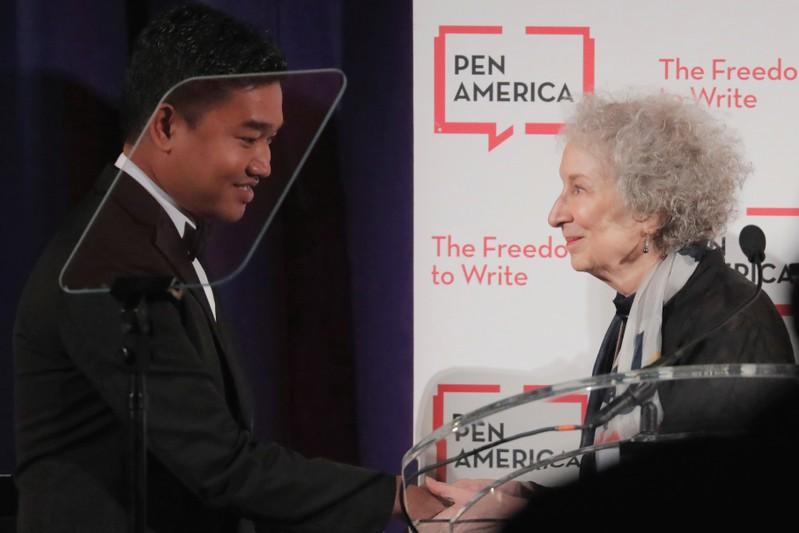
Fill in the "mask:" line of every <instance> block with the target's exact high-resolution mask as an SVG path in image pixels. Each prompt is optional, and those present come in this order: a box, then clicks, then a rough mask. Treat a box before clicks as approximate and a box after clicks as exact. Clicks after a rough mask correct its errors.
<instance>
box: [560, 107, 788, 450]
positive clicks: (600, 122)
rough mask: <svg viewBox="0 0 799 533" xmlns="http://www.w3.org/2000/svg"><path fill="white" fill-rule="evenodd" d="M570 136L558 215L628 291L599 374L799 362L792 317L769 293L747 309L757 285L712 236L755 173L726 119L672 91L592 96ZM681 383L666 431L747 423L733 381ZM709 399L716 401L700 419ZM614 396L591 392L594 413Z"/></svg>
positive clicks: (664, 397)
mask: <svg viewBox="0 0 799 533" xmlns="http://www.w3.org/2000/svg"><path fill="white" fill-rule="evenodd" d="M563 135H564V137H565V140H566V142H567V144H566V147H565V149H564V151H563V159H562V162H561V166H560V174H561V179H562V181H563V189H562V192H561V194H560V196H558V198H557V199H556V200H555V204H554V205H553V207H552V211H551V212H550V214H549V223H550V225H552V226H553V227H557V228H560V229H561V230H562V232H563V236H564V238H565V239H566V246H567V249H568V250H569V254H570V259H571V264H572V267H573V268H574V269H575V270H578V271H583V272H588V273H590V274H592V275H593V276H595V277H597V278H599V279H600V280H602V281H604V282H605V283H607V284H608V285H610V286H611V287H612V288H613V289H615V290H616V292H617V293H618V294H617V295H616V298H615V299H614V304H615V305H616V310H617V313H616V316H615V317H614V319H613V321H612V323H611V326H610V328H609V329H608V332H607V334H606V335H605V338H604V340H603V341H602V345H601V347H600V349H599V354H598V356H597V359H596V362H595V365H594V374H595V375H596V374H603V373H608V372H612V371H626V370H631V369H633V370H634V369H637V368H642V367H645V366H648V365H651V364H654V363H656V362H658V361H659V360H661V358H662V360H661V362H663V360H667V359H669V361H670V364H711V363H745V362H771V363H793V362H794V355H793V350H792V348H791V342H790V339H789V337H788V332H787V330H786V328H785V324H784V322H783V320H782V318H781V317H780V316H779V314H778V312H777V311H776V309H775V307H774V305H773V304H772V302H771V300H770V299H769V297H768V296H767V295H766V294H765V293H761V294H760V295H759V296H758V298H757V299H756V300H755V301H754V302H753V303H752V304H751V305H750V306H748V307H746V308H745V309H744V310H742V311H739V312H737V314H736V310H737V309H738V308H739V307H740V306H741V305H742V304H744V303H745V302H746V300H747V299H748V298H750V297H751V296H753V295H754V293H755V286H754V285H753V284H752V283H750V282H749V281H748V280H747V279H746V278H744V277H743V276H741V275H740V274H738V273H737V272H735V271H733V270H732V269H730V268H728V267H727V266H726V265H725V263H724V257H723V256H722V254H721V252H720V251H719V250H718V249H717V247H716V246H715V245H714V244H713V241H714V239H716V238H718V237H719V236H720V235H721V234H722V232H723V230H724V229H725V227H726V224H727V222H728V221H729V220H730V218H731V217H732V215H733V214H734V213H735V205H736V193H737V191H738V189H739V188H740V186H741V185H742V183H743V182H744V180H745V178H746V177H747V175H748V173H749V165H748V164H747V163H746V162H745V161H744V159H743V157H742V155H741V152H740V148H739V143H738V142H737V140H736V139H735V137H734V136H733V135H732V134H731V133H730V132H729V130H728V129H727V128H726V127H725V126H724V125H723V124H721V123H719V122H718V121H716V120H714V119H713V118H712V117H711V116H710V115H709V114H708V113H707V112H706V111H704V110H703V109H701V108H700V107H699V106H698V105H695V104H693V103H689V102H683V101H682V100H681V99H679V98H677V97H674V96H669V95H662V94H660V95H652V96H646V97H638V98H628V99H619V100H614V99H605V98H600V97H596V96H590V97H587V98H586V99H585V100H584V101H583V102H582V103H581V104H580V105H579V107H578V109H577V112H576V114H575V116H574V117H573V118H572V120H571V121H570V122H569V123H567V126H566V128H565V129H564V132H563ZM730 317H732V318H731V320H730V321H729V322H727V323H726V325H725V326H724V327H722V328H721V329H719V330H717V331H715V332H714V333H711V334H710V335H708V333H710V332H711V331H712V330H713V329H714V328H715V327H716V326H718V325H719V324H721V323H722V322H724V321H725V320H727V319H728V318H730ZM700 339H701V340H700ZM696 340H699V342H696V343H694V344H691V345H690V346H688V345H689V344H690V343H693V342H694V341H696ZM681 347H686V348H685V349H684V350H681V351H678V350H680V349H681ZM674 355H677V356H679V357H677V358H676V360H672V358H670V356H674ZM676 391H677V389H673V390H671V392H669V391H666V390H664V389H663V388H661V389H660V390H659V392H660V401H661V402H662V404H663V405H662V407H663V416H664V417H665V418H664V419H663V422H662V424H661V427H660V429H661V431H664V430H666V431H667V430H669V429H670V428H671V429H675V428H678V427H683V428H684V424H686V421H687V420H688V418H687V417H688V413H689V412H692V413H694V414H695V415H696V416H694V419H693V421H692V422H691V423H692V424H693V425H694V427H696V426H697V425H700V424H701V425H703V426H704V427H706V428H707V427H708V424H709V425H710V426H712V427H727V426H728V425H729V423H730V422H734V423H742V422H743V421H742V420H740V419H741V418H742V413H743V411H741V410H738V409H735V408H733V407H732V406H731V405H730V401H731V398H730V395H731V391H732V389H730V388H729V387H726V388H724V389H723V390H722V389H715V388H714V386H713V385H708V384H704V385H702V386H692V387H690V388H688V387H681V388H680V389H679V393H678V392H676ZM697 394H701V395H702V399H701V401H702V402H703V404H704V406H705V408H704V409H702V410H701V411H702V413H701V414H700V413H699V412H698V410H697V409H696V407H697V405H696V404H697ZM604 400H607V398H604ZM602 401H603V398H602V397H601V395H598V394H594V395H592V397H591V399H590V401H589V408H588V411H589V416H590V414H591V413H592V412H596V411H597V410H598V409H599V406H600V405H601V403H602ZM747 401H751V398H748V399H746V398H740V402H742V403H744V402H747ZM698 416H701V419H700V418H697V417H698ZM731 418H736V419H737V420H735V421H733V420H731ZM627 423H629V421H628V422H627ZM628 430H629V427H627V429H625V425H624V423H621V424H616V425H615V426H614V425H613V424H611V426H610V427H609V428H605V430H604V431H600V432H599V433H598V434H597V435H596V436H595V435H594V433H593V432H587V433H584V435H583V445H587V444H590V443H591V442H596V441H594V439H595V438H596V439H597V441H599V440H614V439H618V438H619V437H624V436H625V435H624V433H625V432H626V431H628ZM620 433H621V434H620Z"/></svg>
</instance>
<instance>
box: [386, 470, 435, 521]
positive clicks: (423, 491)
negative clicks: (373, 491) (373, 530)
mask: <svg viewBox="0 0 799 533" xmlns="http://www.w3.org/2000/svg"><path fill="white" fill-rule="evenodd" d="M401 497H402V480H401V478H400V477H399V476H397V492H396V496H395V497H394V511H393V515H394V516H395V517H402V506H401V503H400V498H401ZM405 504H406V505H407V508H408V514H409V515H410V517H411V519H413V520H420V519H423V518H431V517H433V516H435V515H437V514H439V513H440V512H441V511H443V510H444V508H445V506H444V504H443V503H442V501H441V500H439V499H438V498H437V497H436V496H434V495H433V494H431V493H430V491H429V490H428V489H427V488H425V487H417V486H415V485H411V486H409V487H408V488H407V489H406V490H405Z"/></svg>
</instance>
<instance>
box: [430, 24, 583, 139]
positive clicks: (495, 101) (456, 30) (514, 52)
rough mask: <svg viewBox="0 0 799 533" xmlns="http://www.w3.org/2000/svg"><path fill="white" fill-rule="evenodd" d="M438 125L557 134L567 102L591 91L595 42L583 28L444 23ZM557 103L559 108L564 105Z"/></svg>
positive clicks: (492, 132)
mask: <svg viewBox="0 0 799 533" xmlns="http://www.w3.org/2000/svg"><path fill="white" fill-rule="evenodd" d="M433 47H434V81H433V85H434V120H435V132H436V133H440V134H451V133H460V134H464V133H466V134H469V133H471V134H478V135H486V136H487V137H488V150H489V151H491V150H493V149H494V148H496V147H497V146H499V145H500V144H501V143H503V142H504V141H506V140H507V139H509V138H510V137H511V136H512V135H513V134H514V133H515V132H517V131H522V130H523V131H524V133H525V134H528V135H536V134H550V135H551V134H556V133H558V131H560V128H561V127H563V122H562V117H563V115H564V110H563V107H562V104H563V103H564V102H565V103H566V104H568V103H572V102H575V101H576V100H577V99H578V97H579V96H580V94H581V93H590V92H593V90H594V39H593V38H591V36H590V29H589V28H588V27H583V26H519V27H514V28H506V27H503V26H439V32H438V36H437V37H435V39H434V45H433ZM559 104H560V105H559Z"/></svg>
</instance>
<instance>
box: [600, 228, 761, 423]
mask: <svg viewBox="0 0 799 533" xmlns="http://www.w3.org/2000/svg"><path fill="white" fill-rule="evenodd" d="M738 242H739V244H740V245H741V250H742V251H743V252H744V254H746V257H747V258H748V259H749V261H750V262H751V263H752V269H753V272H754V270H755V269H756V270H757V273H758V276H757V287H756V289H755V293H754V294H753V295H752V296H751V297H750V298H748V299H747V300H746V301H745V302H744V303H743V304H741V305H740V306H739V307H738V308H737V309H735V310H734V311H733V312H732V313H730V315H729V316H728V317H727V318H725V319H724V320H723V321H722V322H721V323H719V324H718V325H717V326H715V327H714V328H712V329H710V330H709V331H707V332H706V333H705V334H704V335H701V336H700V337H698V338H696V339H694V340H693V341H691V342H689V343H688V344H685V345H683V346H682V347H681V348H680V349H678V350H677V351H675V352H674V353H672V354H670V355H668V356H665V357H661V358H660V359H658V360H657V361H655V362H654V363H653V364H652V365H651V366H649V367H648V368H654V367H658V366H671V365H674V364H675V363H676V362H677V361H679V360H680V358H681V357H682V356H683V354H684V353H685V351H686V350H688V349H689V348H692V347H693V346H695V345H696V344H697V343H699V342H702V341H703V340H705V339H706V338H708V337H709V336H710V335H712V334H714V333H716V332H717V331H718V330H720V329H721V328H723V327H724V326H726V325H727V323H729V321H730V320H732V319H733V318H734V317H735V316H737V315H738V314H739V313H741V312H742V311H743V310H745V309H746V308H747V307H749V306H750V305H751V304H752V302H754V301H755V299H757V297H758V296H759V295H760V293H761V292H762V290H763V261H765V259H766V236H765V234H764V233H763V230H761V229H760V228H759V227H757V226H755V225H754V224H749V225H748V226H746V227H744V228H743V229H742V230H741V233H740V235H739V237H738ZM654 393H655V387H654V386H652V383H641V384H637V385H631V386H630V387H629V388H628V389H627V390H626V391H625V392H624V393H623V394H621V395H619V396H618V397H617V398H615V399H614V400H612V401H611V402H610V403H608V404H607V405H606V406H605V407H603V408H602V409H600V410H599V412H598V413H597V414H596V416H594V418H593V420H586V423H585V425H586V426H592V427H600V426H603V425H605V424H607V423H608V422H609V421H610V420H611V419H613V418H615V417H616V416H617V415H619V414H622V413H628V412H630V411H631V410H632V409H633V408H635V407H636V406H637V405H644V404H645V402H646V401H647V400H648V399H649V398H651V397H652V395H654ZM642 423H643V418H642Z"/></svg>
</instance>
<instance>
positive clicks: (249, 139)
mask: <svg viewBox="0 0 799 533" xmlns="http://www.w3.org/2000/svg"><path fill="white" fill-rule="evenodd" d="M239 139H240V140H242V141H244V142H245V143H247V144H255V142H256V141H257V140H258V139H257V138H256V137H239Z"/></svg>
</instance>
